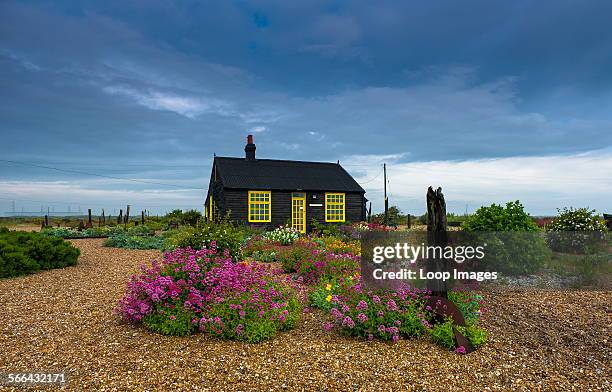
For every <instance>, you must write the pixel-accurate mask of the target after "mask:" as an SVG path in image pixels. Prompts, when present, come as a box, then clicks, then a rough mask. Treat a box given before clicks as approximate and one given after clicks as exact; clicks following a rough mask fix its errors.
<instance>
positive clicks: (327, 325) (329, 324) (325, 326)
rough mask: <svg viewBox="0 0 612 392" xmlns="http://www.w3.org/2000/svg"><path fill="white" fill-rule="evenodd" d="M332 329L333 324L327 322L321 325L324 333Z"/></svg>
mask: <svg viewBox="0 0 612 392" xmlns="http://www.w3.org/2000/svg"><path fill="white" fill-rule="evenodd" d="M333 327H334V323H331V322H329V321H327V322H325V323H323V329H324V330H326V331H331V329H332V328H333Z"/></svg>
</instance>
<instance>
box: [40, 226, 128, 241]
mask: <svg viewBox="0 0 612 392" xmlns="http://www.w3.org/2000/svg"><path fill="white" fill-rule="evenodd" d="M124 231H125V230H124V228H123V227H122V226H102V227H91V228H89V229H84V230H76V229H73V228H68V227H48V228H46V229H44V230H42V231H41V233H42V234H44V235H46V236H49V237H57V238H97V237H109V236H111V235H114V234H118V233H123V232H124Z"/></svg>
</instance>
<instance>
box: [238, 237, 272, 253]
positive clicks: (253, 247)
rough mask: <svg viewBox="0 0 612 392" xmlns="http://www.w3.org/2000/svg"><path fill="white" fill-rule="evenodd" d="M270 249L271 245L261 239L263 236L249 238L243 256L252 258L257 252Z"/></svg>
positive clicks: (243, 249)
mask: <svg viewBox="0 0 612 392" xmlns="http://www.w3.org/2000/svg"><path fill="white" fill-rule="evenodd" d="M269 248H270V244H269V243H268V242H267V241H266V240H264V239H263V238H261V236H253V237H251V238H248V239H247V240H246V242H245V244H244V246H243V247H242V254H243V255H244V256H247V257H250V256H252V255H253V253H255V252H259V251H262V250H267V249H269Z"/></svg>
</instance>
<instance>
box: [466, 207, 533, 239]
mask: <svg viewBox="0 0 612 392" xmlns="http://www.w3.org/2000/svg"><path fill="white" fill-rule="evenodd" d="M462 227H463V229H464V230H467V231H481V232H483V231H485V232H487V231H488V232H495V231H499V232H508V231H521V232H525V231H527V232H533V231H538V230H539V229H538V225H537V224H536V223H535V222H534V221H533V219H531V217H530V216H529V214H527V213H526V212H525V210H524V209H523V205H522V204H521V202H520V201H518V200H517V201H512V202H508V203H506V206H505V207H503V206H501V205H497V204H491V206H489V207H480V208H479V209H478V210H476V212H475V213H474V214H473V215H470V216H469V217H468V218H467V219H466V220H465V222H463V225H462Z"/></svg>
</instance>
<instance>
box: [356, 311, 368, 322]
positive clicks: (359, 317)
mask: <svg viewBox="0 0 612 392" xmlns="http://www.w3.org/2000/svg"><path fill="white" fill-rule="evenodd" d="M357 320H359V322H360V323H361V324H363V323H365V322H366V321H368V316H366V315H365V314H363V313H359V315H358V316H357Z"/></svg>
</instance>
